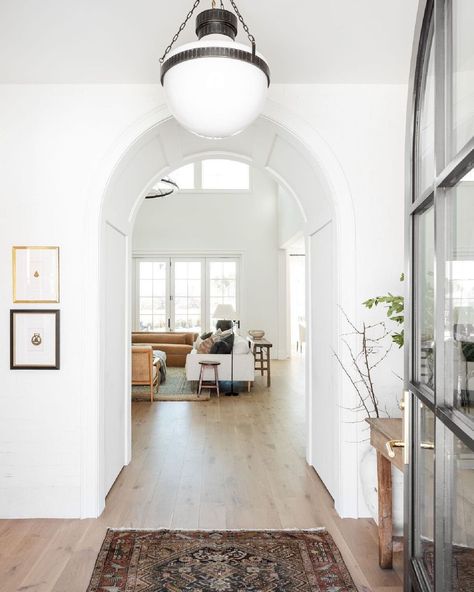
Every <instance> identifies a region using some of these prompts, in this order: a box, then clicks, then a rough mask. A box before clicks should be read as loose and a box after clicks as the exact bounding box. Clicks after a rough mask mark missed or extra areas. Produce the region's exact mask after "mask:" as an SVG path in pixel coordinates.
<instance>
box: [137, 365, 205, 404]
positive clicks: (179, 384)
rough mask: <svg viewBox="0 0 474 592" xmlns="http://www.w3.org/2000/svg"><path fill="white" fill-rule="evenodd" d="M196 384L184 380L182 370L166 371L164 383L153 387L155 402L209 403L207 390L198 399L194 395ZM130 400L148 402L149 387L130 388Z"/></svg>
mask: <svg viewBox="0 0 474 592" xmlns="http://www.w3.org/2000/svg"><path fill="white" fill-rule="evenodd" d="M196 390H197V389H196V384H195V383H193V382H188V381H187V380H186V371H185V369H184V368H170V367H169V366H168V368H167V369H166V381H165V382H163V383H161V384H160V385H159V387H158V388H156V387H155V396H154V400H155V401H209V399H210V395H209V390H208V389H204V388H203V389H202V391H201V395H200V396H199V397H198V396H197V393H196ZM132 399H133V400H134V401H149V400H150V387H148V386H134V387H132Z"/></svg>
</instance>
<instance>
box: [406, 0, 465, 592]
mask: <svg viewBox="0 0 474 592" xmlns="http://www.w3.org/2000/svg"><path fill="white" fill-rule="evenodd" d="M420 4H421V6H420V14H419V19H418V24H417V32H416V48H415V52H414V58H413V66H412V90H413V95H412V96H413V113H412V118H411V122H410V125H409V130H408V147H409V150H408V152H409V161H408V162H407V165H408V166H407V171H408V173H407V174H408V178H407V224H406V239H407V245H408V247H409V248H408V252H409V262H408V270H409V272H408V277H409V280H410V288H409V298H408V302H407V307H406V344H405V345H406V347H405V350H406V371H405V376H406V378H407V380H406V389H407V394H406V399H405V409H404V413H405V426H406V429H405V444H406V450H405V461H406V471H405V523H406V526H405V539H406V545H405V590H407V591H412V590H416V591H417V592H418V591H421V592H427V591H434V592H467V591H470V590H474V169H473V167H474V2H473V1H472V0H426V1H425V0H423V1H422V2H421V3H420Z"/></svg>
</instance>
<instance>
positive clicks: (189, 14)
mask: <svg viewBox="0 0 474 592" xmlns="http://www.w3.org/2000/svg"><path fill="white" fill-rule="evenodd" d="M200 3H201V0H196V1H195V2H194V4H193V7H192V8H191V10H190V11H189V12H188V14H187V16H186V18H185V19H184V21H183V22H182V23H181V25H180V26H179V29H178V32H177V33H176V35H175V36H174V37H173V39H172V40H171V43H170V44H169V45H168V47H167V48H166V49H165V53H164V54H163V55H162V57H161V58H160V64H162V63H163V62H164V61H165V59H166V56H167V55H168V54H169V52H170V51H171V49H172V47H173V45H174V44H175V43H176V41H178V37H179V36H180V35H181V31H182V30H183V29H184V28H185V27H186V25H187V24H188V21H189V19H190V18H191V17H192V16H193V14H194V11H195V10H196V8H197V7H198V6H199V4H200Z"/></svg>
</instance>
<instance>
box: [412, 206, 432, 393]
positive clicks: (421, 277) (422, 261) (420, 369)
mask: <svg viewBox="0 0 474 592" xmlns="http://www.w3.org/2000/svg"><path fill="white" fill-rule="evenodd" d="M415 244H416V262H415V269H416V272H415V273H416V284H415V303H416V304H415V306H416V314H415V343H416V348H415V379H416V381H417V383H419V384H423V385H426V386H427V387H428V388H429V389H431V390H433V388H434V208H433V206H432V205H431V206H430V207H428V208H427V209H426V210H424V211H423V212H422V213H421V214H418V215H417V217H416V221H415Z"/></svg>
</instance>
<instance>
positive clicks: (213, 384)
mask: <svg viewBox="0 0 474 592" xmlns="http://www.w3.org/2000/svg"><path fill="white" fill-rule="evenodd" d="M199 364H200V365H201V371H200V372H199V388H198V393H197V394H198V396H199V395H200V394H201V390H202V389H203V388H207V389H209V390H210V391H211V390H214V391H216V392H217V396H218V397H220V396H221V395H220V392H219V374H218V372H217V367H218V366H220V365H221V363H220V362H216V361H214V360H203V361H202V362H199ZM206 370H214V381H212V380H206V381H204V373H205V372H206Z"/></svg>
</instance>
